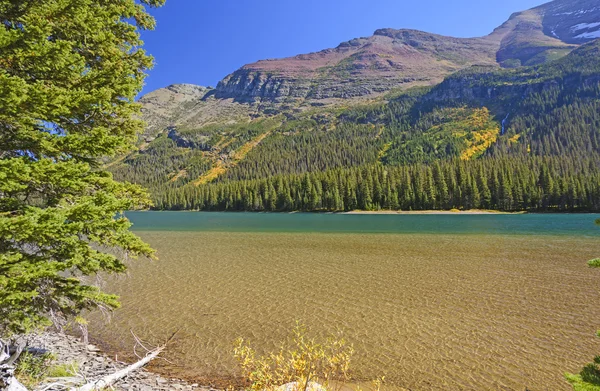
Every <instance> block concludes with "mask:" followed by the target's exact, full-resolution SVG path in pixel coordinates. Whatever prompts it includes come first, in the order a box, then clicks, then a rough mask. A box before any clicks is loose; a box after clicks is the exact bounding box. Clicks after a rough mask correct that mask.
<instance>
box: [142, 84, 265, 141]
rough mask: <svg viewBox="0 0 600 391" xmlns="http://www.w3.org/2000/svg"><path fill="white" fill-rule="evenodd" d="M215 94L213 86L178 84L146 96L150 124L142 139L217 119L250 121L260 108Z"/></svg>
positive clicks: (144, 113)
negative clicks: (217, 96) (219, 97)
mask: <svg viewBox="0 0 600 391" xmlns="http://www.w3.org/2000/svg"><path fill="white" fill-rule="evenodd" d="M213 95H214V89H211V88H206V87H201V86H196V85H192V84H174V85H171V86H168V87H166V88H160V89H158V90H156V91H153V92H150V93H148V94H146V95H144V96H142V97H141V98H140V100H139V102H140V103H141V104H142V118H143V119H144V121H146V123H147V124H148V126H147V128H146V130H145V132H144V134H142V136H141V137H142V141H151V140H153V139H154V138H155V137H156V136H157V134H158V133H160V132H162V131H164V130H165V129H167V130H169V129H171V128H173V127H175V126H177V127H182V128H187V129H189V128H195V127H200V126H203V125H206V124H210V123H214V122H219V123H233V122H238V121H247V120H248V119H249V118H250V117H251V116H252V114H253V113H255V112H256V108H253V107H250V106H248V105H243V104H239V103H236V102H234V101H233V100H232V99H216V98H215V97H214V96H213ZM182 142H183V141H182Z"/></svg>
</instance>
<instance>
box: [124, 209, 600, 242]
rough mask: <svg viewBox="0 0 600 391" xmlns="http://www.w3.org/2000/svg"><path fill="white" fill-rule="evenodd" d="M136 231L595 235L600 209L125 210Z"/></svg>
mask: <svg viewBox="0 0 600 391" xmlns="http://www.w3.org/2000/svg"><path fill="white" fill-rule="evenodd" d="M127 216H128V217H129V218H130V219H131V220H132V222H133V223H134V229H135V230H139V231H218V232H335V233H343V232H347V233H423V234H499V235H505V234H515V235H573V236H576V235H577V236H592V237H596V236H600V229H598V228H596V227H595V226H594V224H593V223H594V220H595V219H597V218H600V214H482V215H474V214H443V215H407V214H381V215H377V214H356V215H352V214H320V213H288V214H286V213H228V212H130V213H127Z"/></svg>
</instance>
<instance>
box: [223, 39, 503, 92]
mask: <svg viewBox="0 0 600 391" xmlns="http://www.w3.org/2000/svg"><path fill="white" fill-rule="evenodd" d="M495 52H496V51H495V47H494V44H493V43H492V42H491V41H490V40H488V39H485V38H473V39H461V38H451V37H444V36H440V35H436V34H429V33H424V32H421V31H415V30H393V29H381V30H377V31H376V32H375V33H374V35H373V36H371V37H368V38H357V39H353V40H351V41H348V42H344V43H342V44H340V45H339V46H338V47H337V48H335V49H327V50H323V51H321V52H317V53H311V54H305V55H299V56H296V57H291V58H285V59H281V60H265V61H259V62H257V63H254V64H249V65H246V66H244V67H242V68H241V69H239V70H238V71H236V72H234V73H232V74H231V75H229V76H227V77H226V78H225V79H223V80H222V81H221V82H220V83H219V84H218V86H217V89H216V96H217V97H220V98H235V99H239V100H242V101H256V100H270V101H275V102H286V101H295V100H302V99H309V100H323V99H335V98H337V99H347V98H353V97H359V96H364V95H371V94H377V93H381V92H386V91H389V90H391V89H393V88H398V87H410V86H415V85H431V84H435V83H438V82H440V81H441V80H442V79H443V77H444V76H446V75H449V74H450V73H452V72H454V71H456V70H458V69H461V68H463V67H466V66H470V65H474V64H495V62H496V60H495Z"/></svg>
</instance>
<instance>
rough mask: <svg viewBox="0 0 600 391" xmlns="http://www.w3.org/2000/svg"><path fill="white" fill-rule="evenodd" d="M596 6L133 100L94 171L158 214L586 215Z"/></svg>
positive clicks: (274, 65) (385, 33)
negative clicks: (131, 115)
mask: <svg viewBox="0 0 600 391" xmlns="http://www.w3.org/2000/svg"><path fill="white" fill-rule="evenodd" d="M599 10H600V3H599V2H598V1H588V0H578V1H563V0H555V1H554V2H551V3H548V4H545V5H542V6H540V7H537V8H534V9H531V10H528V11H524V12H519V13H515V14H513V15H512V16H511V17H510V19H509V20H508V21H507V22H505V23H504V24H503V25H501V26H500V27H498V28H497V29H495V30H494V31H493V32H492V33H491V34H490V35H488V36H486V37H482V38H472V39H464V38H450V37H442V36H439V35H434V34H428V33H423V32H419V31H414V30H392V29H382V30H378V31H377V32H376V33H375V34H374V35H373V36H372V37H369V38H360V39H356V40H352V41H349V42H347V43H344V44H341V45H340V46H338V47H337V48H335V49H328V50H324V51H322V52H319V53H313V54H309V55H301V56H296V57H293V58H290V59H282V60H270V61H259V62H258V63H256V64H251V65H248V66H246V67H243V68H242V69H240V70H238V71H236V72H234V73H233V74H232V75H230V76H228V77H226V78H225V79H224V80H223V81H222V82H221V83H219V85H218V86H217V88H204V87H199V86H193V85H173V86H169V87H167V88H163V89H159V90H157V91H154V92H152V93H150V94H147V95H145V96H143V97H142V98H141V99H140V102H141V103H142V105H143V117H144V119H145V120H146V121H147V122H148V124H149V126H148V128H147V131H146V132H145V133H144V134H143V135H142V137H141V139H140V147H139V150H138V151H135V152H133V153H131V154H129V155H127V156H123V157H121V158H119V159H117V160H115V161H112V162H110V163H109V164H108V165H107V167H109V168H110V170H111V171H112V172H113V173H114V175H115V177H117V178H118V179H121V180H128V181H132V182H136V183H140V184H142V185H144V186H146V187H148V188H149V189H150V191H151V192H152V195H153V198H154V200H155V204H156V207H157V208H158V209H203V210H253V211H262V210H268V211H292V210H327V211H337V210H352V209H355V208H358V209H369V210H371V209H375V210H376V209H382V208H383V209H398V208H401V209H450V208H459V209H460V208H464V209H469V208H489V209H500V210H510V211H514V210H536V211H540V210H544V211H546V210H567V211H598V210H600V40H594V37H595V36H596V35H600V33H599V32H600V13H599Z"/></svg>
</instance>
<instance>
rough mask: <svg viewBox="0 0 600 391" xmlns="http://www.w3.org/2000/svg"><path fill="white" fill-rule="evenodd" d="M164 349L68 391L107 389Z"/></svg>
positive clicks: (152, 352) (160, 348) (155, 350)
mask: <svg viewBox="0 0 600 391" xmlns="http://www.w3.org/2000/svg"><path fill="white" fill-rule="evenodd" d="M164 349H165V347H164V346H161V347H159V348H157V349H154V350H153V351H151V352H150V353H148V354H147V355H146V357H144V358H142V359H141V360H140V361H138V362H136V363H135V364H131V365H130V366H128V367H127V368H123V369H121V370H120V371H117V372H115V373H112V374H110V375H107V376H104V377H103V378H102V379H100V380H97V381H94V382H90V383H87V384H85V385H83V386H81V387H77V388H71V389H70V391H95V390H102V389H104V388H107V387H109V386H111V385H113V384H114V383H116V382H117V381H119V380H121V379H122V378H124V377H125V376H127V375H129V374H130V373H131V372H134V371H136V370H138V369H140V368H141V367H143V366H144V365H146V364H148V363H149V362H150V361H152V360H154V359H155V358H156V357H158V355H159V354H160V353H161V352H162V351H163V350H164Z"/></svg>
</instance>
